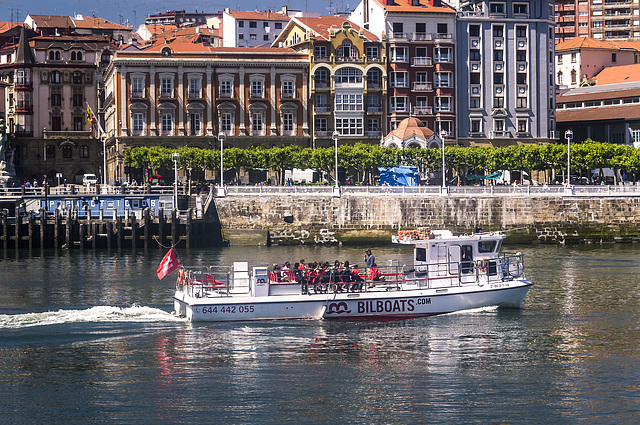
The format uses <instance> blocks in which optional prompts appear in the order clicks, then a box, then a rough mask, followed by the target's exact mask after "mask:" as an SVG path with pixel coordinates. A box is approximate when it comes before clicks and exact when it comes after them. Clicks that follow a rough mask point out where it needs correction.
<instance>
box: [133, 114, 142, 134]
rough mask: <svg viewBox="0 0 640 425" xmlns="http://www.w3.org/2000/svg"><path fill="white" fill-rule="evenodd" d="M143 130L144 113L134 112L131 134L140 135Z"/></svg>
mask: <svg viewBox="0 0 640 425" xmlns="http://www.w3.org/2000/svg"><path fill="white" fill-rule="evenodd" d="M143 130H144V114H142V113H139V112H137V113H134V114H133V135H134V136H140V135H142V132H143Z"/></svg>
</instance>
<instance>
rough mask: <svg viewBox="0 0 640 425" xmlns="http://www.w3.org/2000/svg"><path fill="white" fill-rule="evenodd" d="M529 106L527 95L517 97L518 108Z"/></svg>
mask: <svg viewBox="0 0 640 425" xmlns="http://www.w3.org/2000/svg"><path fill="white" fill-rule="evenodd" d="M526 107H527V98H526V97H518V98H516V108H526Z"/></svg>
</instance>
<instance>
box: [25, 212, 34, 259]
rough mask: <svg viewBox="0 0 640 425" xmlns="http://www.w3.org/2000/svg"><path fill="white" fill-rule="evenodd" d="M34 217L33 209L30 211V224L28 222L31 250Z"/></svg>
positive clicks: (30, 248) (30, 246) (30, 247)
mask: <svg viewBox="0 0 640 425" xmlns="http://www.w3.org/2000/svg"><path fill="white" fill-rule="evenodd" d="M34 220H35V219H34V217H33V211H31V212H30V213H29V224H28V230H27V232H28V233H29V250H32V249H33V235H34V233H33V222H34Z"/></svg>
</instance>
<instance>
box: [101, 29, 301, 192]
mask: <svg viewBox="0 0 640 425" xmlns="http://www.w3.org/2000/svg"><path fill="white" fill-rule="evenodd" d="M308 64H309V60H308V56H307V55H305V54H303V53H297V52H295V51H294V50H292V49H290V48H213V47H210V46H205V45H202V44H196V43H192V42H191V41H189V40H188V37H183V38H175V39H167V40H166V41H165V40H158V41H157V42H156V43H154V44H153V45H152V46H151V47H149V48H147V49H144V50H141V51H119V52H117V53H116V55H115V56H114V58H113V60H112V61H111V64H110V66H109V67H108V69H107V71H106V73H105V95H106V100H105V129H106V132H107V133H108V134H109V135H110V137H109V138H108V139H107V162H108V164H107V169H108V170H109V174H108V180H109V181H114V180H118V179H121V178H122V177H123V176H122V175H117V172H118V167H117V164H118V163H119V161H120V160H121V159H122V158H123V155H124V149H125V148H126V147H132V146H165V147H176V148H177V147H182V146H194V147H199V148H203V149H211V148H214V147H217V146H218V140H219V137H220V136H219V134H220V133H222V134H224V136H223V137H224V145H225V146H233V147H239V148H248V147H251V146H264V147H272V146H281V145H289V144H296V145H300V146H303V147H307V146H310V140H309V133H308V127H309V125H308V112H307V101H306V99H307V98H308V91H307V88H308V80H307V75H308Z"/></svg>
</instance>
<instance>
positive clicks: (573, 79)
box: [571, 69, 578, 84]
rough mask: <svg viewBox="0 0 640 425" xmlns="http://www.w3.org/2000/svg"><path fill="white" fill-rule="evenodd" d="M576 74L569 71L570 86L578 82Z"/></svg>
mask: <svg viewBox="0 0 640 425" xmlns="http://www.w3.org/2000/svg"><path fill="white" fill-rule="evenodd" d="M577 74H578V73H577V72H576V70H575V69H572V70H571V84H576V83H577V82H578V75H577Z"/></svg>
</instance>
